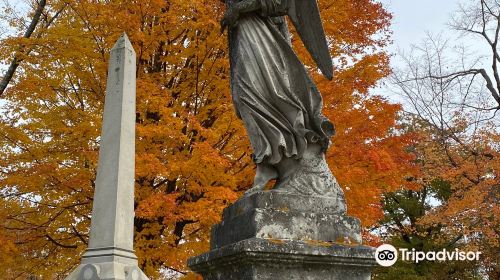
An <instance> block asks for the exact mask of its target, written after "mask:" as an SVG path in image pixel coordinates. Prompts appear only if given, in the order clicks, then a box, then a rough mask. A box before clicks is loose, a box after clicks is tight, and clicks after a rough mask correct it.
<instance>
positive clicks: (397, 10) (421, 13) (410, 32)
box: [380, 0, 460, 52]
mask: <svg viewBox="0 0 500 280" xmlns="http://www.w3.org/2000/svg"><path fill="white" fill-rule="evenodd" d="M380 2H382V3H383V4H384V6H385V8H386V9H387V10H389V11H390V12H391V13H392V14H393V23H392V30H393V31H394V35H393V40H394V44H393V46H391V47H390V51H391V52H395V51H396V50H397V49H398V48H400V49H408V48H409V47H410V46H411V44H417V43H418V42H420V41H421V40H422V39H423V38H424V37H425V34H426V32H428V31H429V32H432V33H440V32H443V31H446V30H447V26H446V24H447V22H448V21H449V18H450V15H451V14H452V13H453V11H455V10H456V9H457V7H458V4H459V3H460V1H459V0H418V1H415V0H380Z"/></svg>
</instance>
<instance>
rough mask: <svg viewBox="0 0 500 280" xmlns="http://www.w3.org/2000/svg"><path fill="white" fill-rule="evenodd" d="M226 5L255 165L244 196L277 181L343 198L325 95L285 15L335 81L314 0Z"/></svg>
mask: <svg viewBox="0 0 500 280" xmlns="http://www.w3.org/2000/svg"><path fill="white" fill-rule="evenodd" d="M226 4H227V10H226V13H225V15H224V18H223V19H222V22H221V25H222V32H224V30H225V29H226V28H228V29H229V50H230V62H231V94H232V98H233V102H234V106H235V109H236V112H237V115H238V117H239V118H241V119H242V120H243V122H244V125H245V127H246V129H247V133H248V136H249V138H250V143H251V145H252V148H253V160H254V162H255V163H256V165H257V172H256V175H255V178H254V183H253V187H252V188H251V189H250V190H249V191H247V193H246V195H248V194H251V193H254V192H256V191H261V190H263V189H264V187H265V186H266V184H267V183H268V182H269V181H270V180H273V179H277V181H276V185H275V186H274V190H275V191H282V192H287V193H297V194H308V195H321V196H330V197H337V198H338V199H340V200H341V202H342V203H344V198H343V193H342V190H341V189H340V187H339V186H338V184H337V181H336V180H335V178H334V177H333V175H332V174H331V172H330V170H329V168H328V166H327V164H326V161H325V157H324V153H325V151H326V150H327V148H328V146H329V144H330V138H331V137H332V136H333V134H334V133H335V129H334V126H333V124H332V123H331V122H330V121H329V120H328V119H327V118H326V117H325V116H323V114H322V112H321V110H322V106H323V105H322V97H321V94H320V93H319V91H318V89H317V87H316V85H315V84H314V82H313V81H312V79H311V77H310V76H309V74H308V71H307V69H306V68H305V67H304V65H303V64H302V63H301V61H300V60H299V58H298V57H297V55H296V54H295V52H294V50H293V48H292V46H291V41H290V34H289V31H288V26H287V21H286V18H285V16H288V18H289V19H290V20H291V22H292V23H293V25H294V26H295V28H296V29H297V31H298V34H299V36H300V38H301V39H302V41H303V43H304V45H305V46H306V48H307V50H308V51H309V52H310V54H311V55H312V57H313V58H314V60H315V62H316V64H317V65H318V68H319V69H320V70H321V72H322V73H323V74H324V76H326V78H328V79H330V80H331V79H332V75H333V66H332V59H331V57H330V53H329V49H328V44H327V39H326V37H325V33H324V30H323V25H322V23H321V17H320V13H319V9H318V5H317V3H316V0H226ZM344 205H345V203H344Z"/></svg>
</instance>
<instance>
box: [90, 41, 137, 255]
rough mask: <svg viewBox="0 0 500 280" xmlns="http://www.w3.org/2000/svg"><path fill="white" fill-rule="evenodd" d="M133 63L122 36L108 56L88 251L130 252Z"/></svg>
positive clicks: (132, 50)
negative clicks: (96, 249) (89, 249)
mask: <svg viewBox="0 0 500 280" xmlns="http://www.w3.org/2000/svg"><path fill="white" fill-rule="evenodd" d="M135 61H136V58H135V52H134V49H133V48H132V45H131V44H130V42H129V40H128V39H127V37H126V36H125V35H122V37H120V39H119V40H118V41H117V42H116V44H115V46H114V47H113V49H112V50H111V55H110V58H109V68H108V80H107V85H106V100H105V103H104V104H105V105H104V120H103V128H102V135H101V148H100V151H99V163H98V170H97V178H96V184H95V193H94V205H93V210H92V222H91V231H90V241H89V248H104V247H115V248H120V249H125V250H133V234H134V229H133V227H134V170H135V84H136V81H135V80H136V79H135V75H136V66H135Z"/></svg>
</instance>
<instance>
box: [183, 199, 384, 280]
mask: <svg viewBox="0 0 500 280" xmlns="http://www.w3.org/2000/svg"><path fill="white" fill-rule="evenodd" d="M361 241H362V240H361V224H360V222H359V220H358V219H356V218H352V217H349V216H347V215H346V213H345V204H343V200H342V199H339V197H324V196H314V195H301V194H296V193H284V192H281V191H279V190H278V191H277V190H272V191H265V192H257V193H254V194H252V195H250V196H245V197H243V198H241V199H239V200H238V201H236V202H235V203H234V204H233V205H231V206H229V207H227V208H226V209H224V212H223V215H222V222H221V223H219V224H217V225H214V226H213V227H212V235H211V238H210V248H211V251H209V252H208V253H205V254H203V255H200V256H197V257H194V258H191V259H189V260H188V266H189V267H190V268H191V269H192V270H193V271H195V272H197V273H199V274H201V275H202V276H203V279H205V280H285V279H286V280H299V279H300V280H302V279H305V280H341V279H342V280H368V279H370V278H371V270H372V267H373V266H375V265H376V261H375V249H374V248H371V247H367V246H362V245H361Z"/></svg>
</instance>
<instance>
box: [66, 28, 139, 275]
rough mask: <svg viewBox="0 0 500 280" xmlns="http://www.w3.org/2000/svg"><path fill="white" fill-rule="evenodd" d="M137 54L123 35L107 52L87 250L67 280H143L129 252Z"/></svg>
mask: <svg viewBox="0 0 500 280" xmlns="http://www.w3.org/2000/svg"><path fill="white" fill-rule="evenodd" d="M135 75H136V56H135V52H134V49H133V47H132V44H131V43H130V41H129V39H128V38H127V35H126V34H125V33H123V35H122V36H121V37H120V38H119V39H118V41H117V42H116V44H115V45H114V47H113V48H112V49H111V55H110V58H109V68H108V79H107V85H106V99H105V105H104V118H103V127H102V135H101V147H100V150H99V163H98V170H97V178H96V183H95V193H94V205H93V209H92V220H91V229H90V239H89V246H88V249H87V251H86V252H85V253H84V254H83V256H82V261H81V265H80V266H78V267H77V268H76V269H75V270H74V271H73V272H72V273H71V274H70V275H69V276H68V277H67V278H66V279H67V280H100V279H109V280H115V279H116V280H118V279H120V280H125V279H127V280H146V279H148V278H147V277H146V275H145V274H144V273H143V272H142V271H141V269H140V268H139V267H138V265H137V257H136V255H135V253H134V248H133V241H134V175H135V172H134V171H135V115H136V114H135V112H136V108H135V91H136V81H135Z"/></svg>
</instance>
